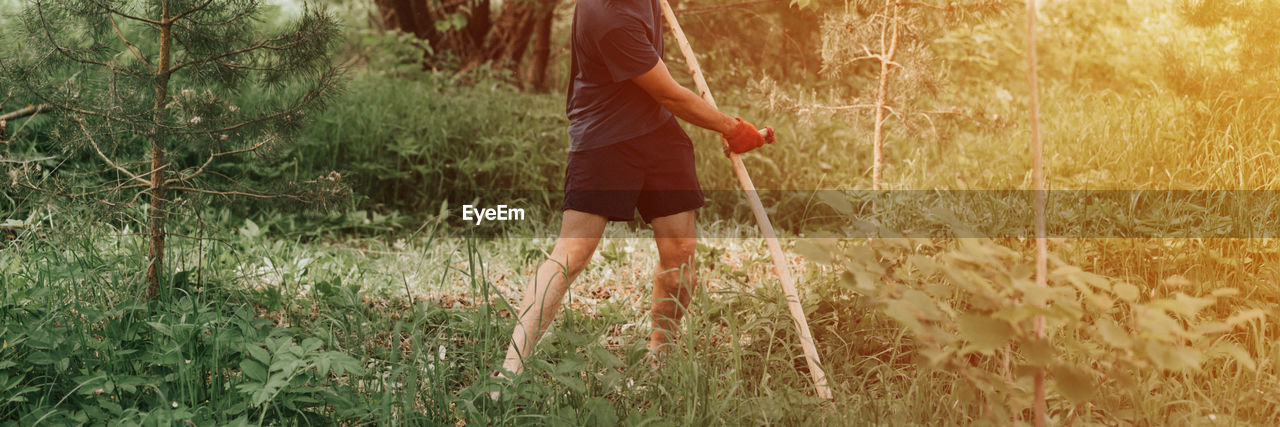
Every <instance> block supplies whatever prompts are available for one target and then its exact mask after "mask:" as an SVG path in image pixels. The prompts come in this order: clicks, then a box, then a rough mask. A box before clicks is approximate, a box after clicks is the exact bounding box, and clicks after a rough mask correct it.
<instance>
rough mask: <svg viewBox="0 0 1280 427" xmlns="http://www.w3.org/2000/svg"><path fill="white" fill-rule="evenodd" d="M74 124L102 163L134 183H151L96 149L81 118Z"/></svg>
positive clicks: (91, 134) (96, 146) (96, 143)
mask: <svg viewBox="0 0 1280 427" xmlns="http://www.w3.org/2000/svg"><path fill="white" fill-rule="evenodd" d="M76 124H78V125H80V130H83V131H84V137H85V138H87V139H88V140H89V145H92V146H93V151H94V152H95V153H98V157H100V158H102V161H104V162H107V165H109V166H111V167H112V168H115V170H118V171H120V172H123V173H124V174H125V175H128V176H129V178H130V179H133V180H135V181H138V182H141V183H143V184H146V185H151V181H148V180H147V179H145V178H142V177H140V176H138V175H135V174H134V173H133V172H131V171H129V170H128V169H125V168H122V167H120V165H117V164H116V162H114V161H112V160H111V158H110V157H107V155H106V154H104V153H103V152H102V149H101V148H98V142H97V141H94V140H93V133H92V132H89V128H88V127H86V126H85V125H84V118H83V117H79V116H77V117H76Z"/></svg>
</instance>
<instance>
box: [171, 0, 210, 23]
mask: <svg viewBox="0 0 1280 427" xmlns="http://www.w3.org/2000/svg"><path fill="white" fill-rule="evenodd" d="M210 3H213V0H204V3H201V4H200V5H199V6H196V7H194V8H191V9H190V10H187V11H186V12H182V13H179V14H177V15H175V16H173V17H170V18H169V19H166V20H164V23H165V24H172V23H174V22H178V21H180V20H182V19H183V18H186V17H187V16H188V15H191V14H192V13H196V12H199V11H201V10H204V8H206V7H209V4H210Z"/></svg>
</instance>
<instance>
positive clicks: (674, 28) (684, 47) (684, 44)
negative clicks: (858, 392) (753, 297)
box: [658, 0, 831, 400]
mask: <svg viewBox="0 0 1280 427" xmlns="http://www.w3.org/2000/svg"><path fill="white" fill-rule="evenodd" d="M658 3H659V4H660V5H661V6H662V14H663V16H665V17H666V19H667V24H668V25H670V26H671V32H672V33H674V34H675V36H676V43H678V44H679V45H680V52H681V53H683V54H684V59H685V62H687V63H688V65H689V70H690V71H691V72H692V74H693V81H694V84H696V85H697V86H698V93H699V95H701V96H702V99H705V100H707V102H708V103H710V104H711V105H712V106H715V105H716V101H715V99H714V98H712V97H711V89H710V88H709V87H707V79H706V78H704V77H703V76H702V68H701V67H699V66H698V58H696V57H694V56H693V48H692V47H690V46H689V39H687V38H685V36H684V30H682V29H681V28H680V23H679V22H677V21H676V15H675V12H673V11H672V10H671V5H670V4H668V3H667V0H658ZM726 144H727V143H726ZM726 146H727V145H726ZM729 161H731V162H733V172H734V175H737V176H738V184H741V185H742V190H743V191H744V192H745V193H746V196H747V202H749V203H750V204H751V213H752V214H755V217H756V223H757V224H759V225H760V234H762V235H763V236H764V240H765V243H766V244H767V245H768V246H769V254H770V257H771V258H773V268H774V270H775V271H776V272H777V274H778V280H779V281H781V282H782V290H783V291H784V292H786V293H787V308H789V309H790V311H791V318H792V320H795V324H796V332H798V333H799V334H800V345H801V347H803V348H804V357H805V361H806V362H808V364H809V373H810V374H812V375H813V385H814V387H815V388H816V390H817V392H818V396H819V397H821V398H823V399H827V400H830V399H831V388H830V387H828V386H827V374H826V373H825V372H823V371H822V367H821V366H819V365H820V364H821V363H822V362H821V360H819V359H818V349H817V348H816V347H814V345H813V335H812V334H810V333H809V321H808V320H807V319H805V315H804V307H802V306H801V305H800V295H799V294H798V293H797V292H796V283H795V280H794V279H792V278H791V269H790V268H787V259H786V257H785V256H783V253H782V246H780V245H779V244H778V235H777V234H776V233H774V231H773V224H772V223H770V222H769V216H768V215H767V214H765V212H764V205H763V204H761V203H760V195H759V194H757V193H756V186H755V184H752V183H751V176H750V175H748V174H747V167H746V165H743V164H742V159H741V158H740V157H738V155H737V154H733V153H730V154H729Z"/></svg>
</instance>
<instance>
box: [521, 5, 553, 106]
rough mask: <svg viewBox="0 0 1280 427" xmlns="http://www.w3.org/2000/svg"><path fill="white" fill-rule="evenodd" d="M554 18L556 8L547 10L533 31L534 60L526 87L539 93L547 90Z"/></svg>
mask: <svg viewBox="0 0 1280 427" xmlns="http://www.w3.org/2000/svg"><path fill="white" fill-rule="evenodd" d="M554 18H555V9H554V7H551V8H547V11H546V12H544V13H543V14H542V17H540V18H538V22H537V25H535V26H534V30H533V58H531V62H530V63H529V73H528V74H529V77H528V80H527V83H528V84H527V85H526V87H528V88H530V89H533V90H534V91H537V92H545V91H546V90H547V61H548V60H549V59H550V57H551V21H552V19H554Z"/></svg>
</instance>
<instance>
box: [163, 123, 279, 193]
mask: <svg viewBox="0 0 1280 427" xmlns="http://www.w3.org/2000/svg"><path fill="white" fill-rule="evenodd" d="M276 136H277V135H271V137H270V138H266V139H263V140H262V141H258V143H257V144H253V146H250V147H248V148H242V149H239V150H231V151H223V152H221V153H211V154H209V157H208V158H206V159H205V160H204V164H201V165H200V167H199V168H196V170H195V172H192V173H191V174H190V175H187V176H184V177H180V178H174V179H170V180H168V181H166V182H165V185H169V184H180V183H184V182H187V181H190V180H192V179H195V178H196V177H198V176H200V174H203V173H204V170H205V168H207V167H209V165H210V164H212V163H213V161H214V160H215V159H217V158H219V157H226V156H234V155H236V154H244V153H249V152H254V151H258V149H259V148H262V146H264V145H267V144H268V143H270V142H271V141H274V140H275V139H276Z"/></svg>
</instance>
